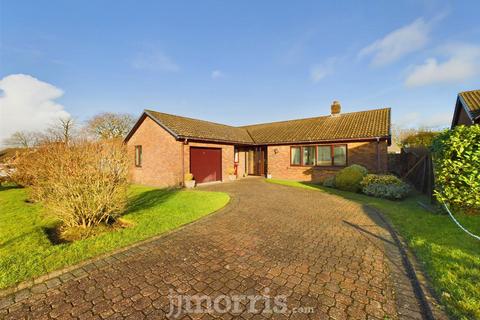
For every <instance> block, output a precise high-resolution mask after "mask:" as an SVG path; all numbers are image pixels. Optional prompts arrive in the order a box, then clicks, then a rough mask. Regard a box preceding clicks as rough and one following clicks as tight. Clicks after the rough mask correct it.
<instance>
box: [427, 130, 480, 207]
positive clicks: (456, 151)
mask: <svg viewBox="0 0 480 320" xmlns="http://www.w3.org/2000/svg"><path fill="white" fill-rule="evenodd" d="M432 149H433V152H434V164H435V196H436V197H437V199H438V200H441V201H445V202H447V203H448V204H450V205H451V206H453V207H454V208H458V209H462V210H464V211H466V212H470V213H473V212H480V196H479V195H480V125H473V126H469V127H467V126H458V127H455V128H454V129H453V130H446V131H444V132H442V133H441V134H440V135H439V136H438V137H437V138H436V139H435V141H434V143H433V146H432Z"/></svg>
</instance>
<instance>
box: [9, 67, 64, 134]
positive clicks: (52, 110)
mask: <svg viewBox="0 0 480 320" xmlns="http://www.w3.org/2000/svg"><path fill="white" fill-rule="evenodd" d="M62 95H63V91H62V90H60V89H59V88H57V87H55V86H53V85H51V84H49V83H46V82H43V81H40V80H38V79H36V78H34V77H32V76H29V75H26V74H11V75H9V76H6V77H4V78H3V79H1V80H0V115H1V116H0V142H1V141H3V139H5V138H8V137H9V136H10V135H11V134H12V133H14V132H15V131H21V130H27V131H37V130H43V129H45V128H47V127H48V126H49V125H51V124H52V122H54V121H56V120H57V119H59V118H66V117H70V114H69V113H68V112H66V111H65V110H64V107H63V106H62V105H61V104H58V103H56V102H55V101H54V100H55V99H58V98H59V97H61V96H62Z"/></svg>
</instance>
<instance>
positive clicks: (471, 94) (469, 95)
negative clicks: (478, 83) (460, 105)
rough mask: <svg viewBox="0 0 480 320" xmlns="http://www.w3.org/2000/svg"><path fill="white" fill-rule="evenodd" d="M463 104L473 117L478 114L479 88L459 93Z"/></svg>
mask: <svg viewBox="0 0 480 320" xmlns="http://www.w3.org/2000/svg"><path fill="white" fill-rule="evenodd" d="M459 95H460V97H461V98H462V100H463V101H464V102H465V106H466V107H467V108H468V109H469V111H470V114H471V115H472V117H473V118H474V119H475V118H477V117H479V116H480V90H472V91H465V92H460V93H459Z"/></svg>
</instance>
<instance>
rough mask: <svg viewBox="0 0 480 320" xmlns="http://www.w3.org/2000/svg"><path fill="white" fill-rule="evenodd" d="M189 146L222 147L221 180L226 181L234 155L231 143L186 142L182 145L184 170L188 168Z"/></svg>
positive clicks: (186, 170)
mask: <svg viewBox="0 0 480 320" xmlns="http://www.w3.org/2000/svg"><path fill="white" fill-rule="evenodd" d="M190 147H207V148H221V149H222V181H228V170H229V169H230V168H231V169H233V164H234V156H233V145H225V144H214V143H201V142H188V144H186V145H184V152H185V157H184V163H185V172H186V173H188V171H189V170H190Z"/></svg>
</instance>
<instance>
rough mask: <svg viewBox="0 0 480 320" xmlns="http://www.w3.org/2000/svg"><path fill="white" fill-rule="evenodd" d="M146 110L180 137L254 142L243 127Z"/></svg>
mask: <svg viewBox="0 0 480 320" xmlns="http://www.w3.org/2000/svg"><path fill="white" fill-rule="evenodd" d="M145 111H146V112H147V114H149V115H150V116H152V117H153V118H154V120H156V121H157V122H159V123H161V124H162V125H163V126H165V127H166V128H167V129H169V130H170V131H172V132H173V133H174V134H176V135H177V136H178V137H180V138H189V139H197V140H209V141H219V142H222V141H224V142H237V143H246V144H251V143H253V141H252V138H251V137H250V135H249V134H248V132H247V131H246V130H245V129H242V128H238V127H232V126H227V125H224V124H219V123H214V122H210V121H204V120H198V119H192V118H186V117H181V116H176V115H172V114H168V113H162V112H156V111H151V110H145Z"/></svg>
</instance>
